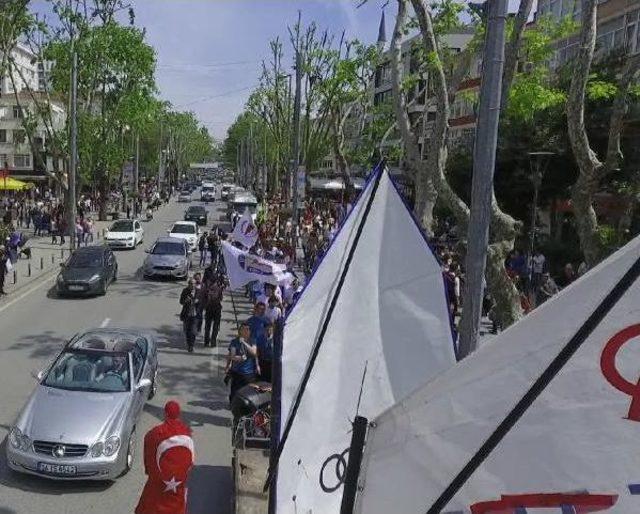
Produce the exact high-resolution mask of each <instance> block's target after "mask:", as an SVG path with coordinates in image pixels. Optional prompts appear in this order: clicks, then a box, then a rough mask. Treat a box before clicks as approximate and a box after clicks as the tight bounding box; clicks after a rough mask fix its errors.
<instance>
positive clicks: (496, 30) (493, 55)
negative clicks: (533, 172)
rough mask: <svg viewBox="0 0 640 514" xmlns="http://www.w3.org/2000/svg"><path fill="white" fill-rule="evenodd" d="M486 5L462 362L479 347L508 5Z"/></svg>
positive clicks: (503, 1) (496, 0)
mask: <svg viewBox="0 0 640 514" xmlns="http://www.w3.org/2000/svg"><path fill="white" fill-rule="evenodd" d="M484 5H485V6H486V7H485V8H488V10H489V12H488V22H487V35H486V40H485V45H484V65H483V70H482V85H481V86H480V109H479V113H478V122H477V125H476V136H475V145H474V156H473V180H472V185H471V217H470V222H469V229H468V230H469V232H468V236H467V240H468V248H467V258H466V281H465V292H464V303H463V307H462V323H461V327H460V343H459V346H458V357H459V358H464V357H466V356H467V355H469V354H470V353H471V352H473V351H475V349H476V348H477V347H478V335H479V330H480V318H481V314H482V298H483V296H484V275H485V269H486V261H487V247H488V245H489V224H490V221H491V201H492V196H493V175H494V171H495V164H496V147H497V143H498V123H499V121H500V103H501V102H500V101H501V92H502V73H503V68H504V44H505V29H506V22H507V7H508V6H507V0H493V1H491V2H487V3H485V4H484Z"/></svg>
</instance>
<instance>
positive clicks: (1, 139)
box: [0, 129, 7, 164]
mask: <svg viewBox="0 0 640 514" xmlns="http://www.w3.org/2000/svg"><path fill="white" fill-rule="evenodd" d="M6 142H7V131H6V130H5V129H0V143H6ZM0 164H1V163H0Z"/></svg>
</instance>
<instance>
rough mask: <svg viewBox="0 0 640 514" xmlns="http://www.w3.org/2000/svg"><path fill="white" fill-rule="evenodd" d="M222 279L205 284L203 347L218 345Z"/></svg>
mask: <svg viewBox="0 0 640 514" xmlns="http://www.w3.org/2000/svg"><path fill="white" fill-rule="evenodd" d="M224 288H225V283H224V279H223V278H222V277H220V276H217V277H216V278H215V279H214V280H213V282H210V283H208V284H207V286H206V289H205V294H204V301H203V303H204V345H205V346H211V347H215V346H217V344H218V332H219V331H220V320H221V318H222V294H223V292H224Z"/></svg>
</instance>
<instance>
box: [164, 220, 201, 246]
mask: <svg viewBox="0 0 640 514" xmlns="http://www.w3.org/2000/svg"><path fill="white" fill-rule="evenodd" d="M167 232H168V234H169V236H170V237H176V238H178V239H184V240H185V241H186V242H187V243H188V244H189V249H190V250H191V251H195V250H197V249H198V237H199V236H200V230H199V229H198V225H197V224H196V223H195V222H194V221H176V222H175V223H174V224H173V226H172V227H171V228H170V229H169V230H167Z"/></svg>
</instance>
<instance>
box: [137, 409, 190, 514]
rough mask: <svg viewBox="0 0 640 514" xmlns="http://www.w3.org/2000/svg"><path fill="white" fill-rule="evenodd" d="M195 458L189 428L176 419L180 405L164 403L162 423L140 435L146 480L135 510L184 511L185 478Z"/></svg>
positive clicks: (149, 513) (148, 513)
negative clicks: (142, 435)
mask: <svg viewBox="0 0 640 514" xmlns="http://www.w3.org/2000/svg"><path fill="white" fill-rule="evenodd" d="M194 460H195V453H194V446H193V439H191V429H190V428H189V427H188V426H187V425H185V424H184V423H183V422H182V421H181V420H180V405H179V404H178V403H177V402H174V401H170V402H167V404H166V405H165V406H164V423H161V424H160V425H158V426H156V427H154V428H152V429H151V430H149V432H147V435H145V437H144V469H145V473H146V474H147V476H148V478H147V483H146V484H145V486H144V489H143V491H142V496H141V497H140V501H139V502H138V506H137V507H136V510H135V512H136V514H185V513H186V511H187V478H188V476H189V471H190V470H191V467H192V466H193V462H194Z"/></svg>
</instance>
